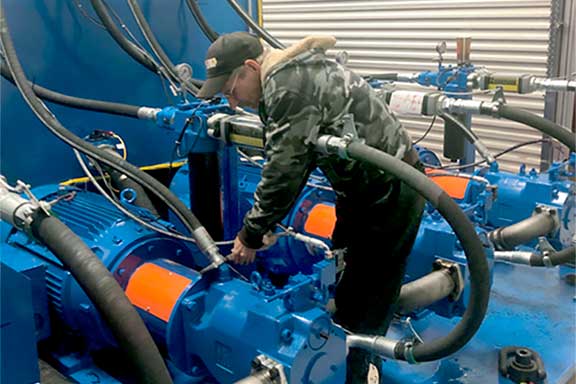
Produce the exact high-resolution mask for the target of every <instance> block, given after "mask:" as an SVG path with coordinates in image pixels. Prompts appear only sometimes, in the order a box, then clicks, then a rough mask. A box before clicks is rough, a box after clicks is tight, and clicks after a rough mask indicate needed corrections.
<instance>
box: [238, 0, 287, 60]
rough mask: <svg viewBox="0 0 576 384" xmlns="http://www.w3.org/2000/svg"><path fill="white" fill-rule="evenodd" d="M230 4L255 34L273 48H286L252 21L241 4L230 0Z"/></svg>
mask: <svg viewBox="0 0 576 384" xmlns="http://www.w3.org/2000/svg"><path fill="white" fill-rule="evenodd" d="M228 4H230V6H231V7H232V8H234V10H235V11H236V13H237V14H238V16H240V17H241V18H242V20H244V22H245V23H246V24H248V25H249V26H250V28H252V29H253V30H254V32H256V34H257V35H258V36H260V37H261V38H263V39H264V40H265V41H266V42H267V43H268V44H270V45H271V46H272V47H273V48H282V49H283V48H286V46H285V45H284V44H282V43H281V42H279V41H278V40H276V39H275V38H274V37H272V35H270V34H269V33H268V32H266V30H264V29H263V28H261V27H260V26H259V25H258V24H257V23H255V22H254V20H252V17H250V15H249V14H247V13H246V12H244V10H243V9H242V7H241V6H240V4H238V3H237V2H236V1H234V0H228Z"/></svg>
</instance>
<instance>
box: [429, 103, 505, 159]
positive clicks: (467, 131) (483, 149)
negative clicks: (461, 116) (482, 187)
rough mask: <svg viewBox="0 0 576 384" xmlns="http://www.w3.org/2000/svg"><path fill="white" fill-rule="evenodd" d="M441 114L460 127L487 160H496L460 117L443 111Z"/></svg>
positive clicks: (443, 117)
mask: <svg viewBox="0 0 576 384" xmlns="http://www.w3.org/2000/svg"><path fill="white" fill-rule="evenodd" d="M439 116H440V117H441V118H442V119H444V121H446V120H447V121H450V122H451V123H452V124H454V125H455V126H456V127H458V128H459V129H460V132H462V134H464V136H465V137H466V139H468V141H470V142H471V143H472V145H474V147H475V148H476V150H477V151H478V153H480V155H481V156H482V158H483V159H484V160H486V161H487V162H488V163H489V164H492V163H493V162H495V161H496V159H495V158H494V156H493V155H492V153H490V151H489V150H488V148H487V147H486V146H485V145H484V143H482V141H480V138H479V137H478V135H476V134H475V133H474V132H473V131H472V129H470V128H468V127H467V126H465V125H464V124H462V123H461V122H460V121H458V119H456V118H455V117H454V116H452V115H451V114H449V113H446V112H442V113H440V114H439Z"/></svg>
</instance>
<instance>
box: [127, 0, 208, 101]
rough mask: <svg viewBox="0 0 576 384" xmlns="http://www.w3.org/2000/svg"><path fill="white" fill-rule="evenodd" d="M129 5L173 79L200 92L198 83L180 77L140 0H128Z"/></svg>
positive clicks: (194, 91)
mask: <svg viewBox="0 0 576 384" xmlns="http://www.w3.org/2000/svg"><path fill="white" fill-rule="evenodd" d="M128 5H129V6H130V9H131V10H132V14H133V15H134V18H135V19H136V22H137V24H138V27H139V28H140V30H141V31H142V34H143V35H144V37H145V38H146V41H147V42H148V44H149V45H150V48H152V51H153V52H154V54H155V55H156V56H157V57H158V60H160V63H162V65H163V66H164V68H165V69H166V71H167V72H168V73H169V75H170V77H171V78H172V80H173V81H176V82H178V83H180V84H181V85H182V86H183V87H184V88H185V89H186V90H187V91H188V92H190V93H191V94H193V95H196V93H197V92H198V88H197V87H196V85H194V84H193V82H192V81H184V80H183V79H181V78H180V76H179V75H178V72H177V70H176V68H175V67H174V64H173V63H172V61H171V60H170V58H169V57H168V55H166V52H164V49H162V46H161V45H160V43H159V42H158V40H157V39H156V36H154V33H153V32H152V28H150V24H148V22H147V21H146V17H144V13H143V12H142V8H140V5H139V4H138V0H128Z"/></svg>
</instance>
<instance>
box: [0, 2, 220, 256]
mask: <svg viewBox="0 0 576 384" xmlns="http://www.w3.org/2000/svg"><path fill="white" fill-rule="evenodd" d="M0 43H1V44H0V45H1V46H2V49H3V51H4V54H5V55H6V62H7V64H8V67H9V68H10V71H11V73H12V77H13V78H14V80H15V82H16V84H17V86H18V89H19V90H20V92H21V94H22V97H23V98H24V100H25V101H26V103H27V104H28V105H29V106H30V108H31V109H32V111H33V112H34V114H35V115H36V116H37V117H38V119H40V121H41V122H42V123H43V124H44V125H46V127H47V128H48V129H49V130H50V132H52V133H53V134H54V135H55V136H56V137H58V138H59V139H60V140H62V141H63V142H64V143H66V144H68V145H69V146H71V147H72V148H75V149H76V150H78V151H79V152H82V153H84V154H86V155H87V156H89V157H91V158H94V159H95V160H96V161H99V162H102V163H103V164H106V165H108V166H110V167H112V168H113V169H115V170H117V171H120V172H122V173H124V174H126V175H127V176H128V177H130V178H132V179H133V180H135V181H136V182H138V183H139V184H141V185H142V186H143V187H145V188H147V189H148V190H149V191H152V192H153V193H154V194H156V195H157V196H158V197H159V198H160V199H161V200H162V201H164V202H165V203H166V205H167V206H168V208H169V209H171V210H173V211H174V213H175V214H176V216H178V218H179V219H180V220H181V221H182V223H183V224H184V225H185V226H186V228H187V229H188V230H189V231H190V232H191V233H192V235H193V236H194V237H195V238H196V240H197V244H198V246H199V248H200V251H201V252H202V253H204V254H205V255H206V256H207V257H208V259H210V261H213V260H219V258H222V256H221V255H220V253H219V252H218V248H217V247H216V245H215V244H214V241H213V240H212V238H211V237H210V235H209V234H208V233H207V232H206V230H205V228H204V227H203V226H202V224H201V223H200V222H199V221H198V219H197V218H196V216H194V214H193V213H192V212H191V211H190V210H189V209H188V208H187V207H186V205H185V204H184V203H183V202H182V201H180V200H179V199H178V198H177V197H176V196H175V195H174V194H173V193H172V192H171V191H170V190H169V189H168V188H166V186H164V185H163V184H162V183H160V182H159V181H158V180H156V179H155V178H153V177H152V176H150V175H148V174H147V173H145V172H143V171H142V170H140V169H139V168H138V167H136V166H134V165H132V164H130V163H128V162H127V161H125V160H123V159H121V158H118V157H117V156H114V155H111V154H109V153H107V152H105V151H102V150H101V149H98V148H96V147H95V146H93V145H91V144H89V143H87V142H85V141H84V140H82V139H81V138H79V137H78V136H76V135H74V134H73V133H72V132H70V131H69V130H67V129H66V128H65V127H64V126H63V125H62V124H61V123H60V122H59V121H58V119H57V118H56V117H55V116H54V115H53V114H52V113H51V111H50V110H49V109H48V107H47V106H46V105H45V104H44V103H43V102H42V101H41V100H40V99H39V98H38V97H37V96H36V95H35V94H34V91H33V90H32V88H31V87H30V84H29V83H28V80H27V79H26V74H25V73H24V71H23V69H22V65H21V64H20V61H19V59H18V56H17V54H16V50H15V49H14V44H13V42H12V38H11V37H10V33H9V28H8V23H7V21H6V17H5V14H4V7H2V6H1V5H0Z"/></svg>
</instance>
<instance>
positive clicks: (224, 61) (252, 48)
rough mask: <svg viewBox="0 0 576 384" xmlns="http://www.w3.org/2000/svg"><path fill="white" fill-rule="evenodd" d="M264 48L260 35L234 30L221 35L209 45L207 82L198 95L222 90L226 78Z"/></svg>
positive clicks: (206, 94) (202, 96)
mask: <svg viewBox="0 0 576 384" xmlns="http://www.w3.org/2000/svg"><path fill="white" fill-rule="evenodd" d="M263 51H264V48H263V47H262V44H261V43H260V40H259V39H258V37H256V36H254V35H252V34H250V33H248V32H233V33H229V34H226V35H221V36H220V37H218V39H216V41H214V42H213V43H212V45H210V47H208V52H207V53H206V60H205V61H204V64H205V65H206V82H205V83H204V85H203V86H202V88H201V89H200V92H198V95H197V96H198V97H200V98H208V97H212V96H214V95H215V94H217V93H218V92H220V91H221V90H222V88H223V87H224V84H225V83H226V80H228V78H229V77H230V74H231V73H232V72H234V70H235V69H236V68H238V67H239V66H241V65H242V64H244V61H246V60H248V59H255V58H257V57H258V56H260V55H261V54H262V52H263Z"/></svg>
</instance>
